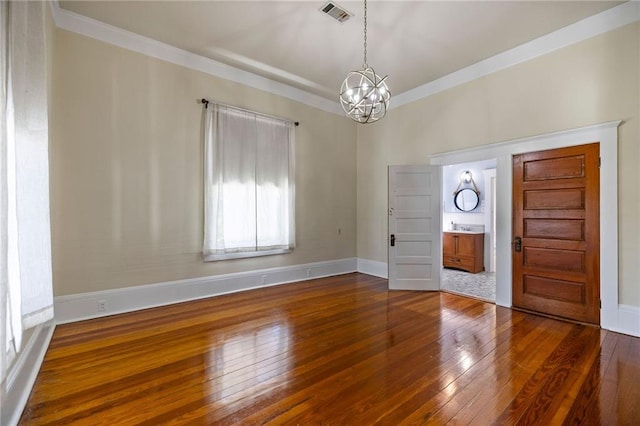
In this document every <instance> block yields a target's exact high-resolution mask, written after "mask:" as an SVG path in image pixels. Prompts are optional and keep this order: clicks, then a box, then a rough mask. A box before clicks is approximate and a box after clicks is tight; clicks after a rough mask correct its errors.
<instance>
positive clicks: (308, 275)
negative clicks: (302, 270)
mask: <svg viewBox="0 0 640 426" xmlns="http://www.w3.org/2000/svg"><path fill="white" fill-rule="evenodd" d="M310 276H311V269H307V277H310Z"/></svg>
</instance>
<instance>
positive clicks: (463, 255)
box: [442, 230, 484, 274]
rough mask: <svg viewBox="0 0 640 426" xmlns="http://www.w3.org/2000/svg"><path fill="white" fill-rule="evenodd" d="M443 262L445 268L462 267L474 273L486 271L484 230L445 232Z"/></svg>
mask: <svg viewBox="0 0 640 426" xmlns="http://www.w3.org/2000/svg"><path fill="white" fill-rule="evenodd" d="M442 263H443V266H444V267H445V268H456V269H462V270H464V271H467V272H471V273H474V274H475V273H478V272H481V271H484V232H478V231H462V230H455V231H445V232H443V234H442Z"/></svg>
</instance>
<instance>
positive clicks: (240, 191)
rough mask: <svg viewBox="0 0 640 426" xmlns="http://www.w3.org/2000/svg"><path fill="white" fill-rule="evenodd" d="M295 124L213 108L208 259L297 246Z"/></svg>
mask: <svg viewBox="0 0 640 426" xmlns="http://www.w3.org/2000/svg"><path fill="white" fill-rule="evenodd" d="M293 146H294V130H293V123H291V122H287V121H284V120H279V119H274V118H271V117H265V116H262V115H260V114H255V113H252V112H249V111H244V110H240V109H237V108H233V107H227V106H224V105H219V104H215V103H210V104H209V105H208V107H207V109H206V112H205V185H204V186H205V197H204V198H205V218H204V221H205V228H204V247H203V254H204V257H205V260H217V259H223V258H227V257H226V256H227V255H229V254H231V253H246V254H247V255H250V254H251V253H255V254H257V255H259V254H261V253H264V252H273V251H277V250H290V249H292V248H293V247H295V186H294V182H295V177H294V161H293V159H294V153H293Z"/></svg>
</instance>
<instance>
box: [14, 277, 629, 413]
mask: <svg viewBox="0 0 640 426" xmlns="http://www.w3.org/2000/svg"><path fill="white" fill-rule="evenodd" d="M639 402H640V339H638V338H633V337H629V336H625V335H621V334H616V333H611V332H607V331H604V330H600V329H598V328H596V327H591V326H584V325H578V324H572V323H566V322H561V321H557V320H553V319H549V318H543V317H539V316H535V315H530V314H526V313H523V312H517V311H513V310H510V309H506V308H501V307H496V306H495V305H492V304H489V303H484V302H480V301H477V300H473V299H469V298H464V297H459V296H455V295H452V294H447V293H421V292H408V291H393V292H389V291H387V281H386V280H384V279H380V278H375V277H371V276H368V275H363V274H349V275H342V276H338V277H331V278H323V279H317V280H311V281H307V282H303V283H295V284H289V285H283V286H278V287H271V288H267V289H260V290H253V291H249V292H243V293H237V294H232V295H226V296H221V297H215V298H210V299H206V300H200V301H194V302H188V303H183V304H179V305H172V306H167V307H162V308H156V309H150V310H146V311H140V312H135V313H131V314H124V315H118V316H113V317H108V318H103V319H96V320H91V321H85V322H80V323H75V324H68V325H61V326H58V327H57V328H56V331H55V334H54V337H53V340H52V342H51V346H50V348H49V351H48V352H47V355H46V358H45V361H44V364H43V366H42V370H41V372H40V374H39V376H38V379H37V382H36V385H35V387H34V389H33V392H32V394H31V397H30V399H29V402H28V405H27V408H26V409H25V412H24V413H23V416H22V419H21V424H25V425H39V424H90V425H95V424H105V425H116V424H143V425H158V424H207V425H210V424H222V425H224V424H266V423H268V424H282V423H288V424H301V425H302V424H335V425H342V424H353V425H365V424H374V423H381V424H392V425H395V424H445V423H451V424H479V425H483V424H491V423H495V424H541V425H549V424H554V425H555V424H589V425H590V424H606V425H614V424H621V425H626V424H628V425H631V424H633V425H637V424H640V403H639Z"/></svg>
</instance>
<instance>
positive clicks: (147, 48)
mask: <svg viewBox="0 0 640 426" xmlns="http://www.w3.org/2000/svg"><path fill="white" fill-rule="evenodd" d="M51 12H52V15H53V20H54V22H55V24H56V26H57V27H58V28H61V29H64V30H67V31H71V32H74V33H77V34H81V35H84V36H87V37H91V38H94V39H96V40H100V41H103V42H105V43H109V44H112V45H114V46H118V47H122V48H123V49H127V50H131V51H134V52H137V53H141V54H143V55H147V56H150V57H153V58H156V59H161V60H163V61H167V62H171V63H173V64H176V65H180V66H183V67H185V68H190V69H193V70H196V71H201V72H204V73H206V74H209V75H213V76H216V77H220V78H224V79H225V80H230V81H233V82H236V83H240V84H243V85H245V86H249V87H253V88H254V89H258V90H263V91H265V92H268V93H272V94H274V95H278V96H282V97H284V98H287V99H291V100H293V101H297V102H301V103H303V104H305V105H309V106H312V107H315V108H318V109H321V110H323V111H326V112H330V113H333V114H339V115H343V114H344V113H343V111H342V108H340V105H339V104H338V102H337V101H332V100H329V99H326V98H323V97H322V96H318V95H315V94H312V93H309V92H307V91H304V90H302V89H298V88H296V87H293V86H289V85H287V84H284V83H280V82H278V81H274V80H270V79H268V78H265V77H262V76H259V75H257V74H254V73H251V72H248V71H244V70H241V69H239V68H235V67H233V66H230V65H227V64H223V63H222V62H218V61H215V60H213V59H209V58H205V57H204V56H201V55H197V54H195V53H192V52H188V51H186V50H183V49H179V48H177V47H174V46H171V45H169V44H166V43H162V42H160V41H157V40H154V39H151V38H149V37H145V36H142V35H140V34H136V33H133V32H131V31H127V30H123V29H122V28H118V27H115V26H113V25H109V24H105V23H104V22H100V21H97V20H95V19H92V18H88V17H86V16H83V15H79V14H77V13H74V12H70V11H68V10H65V9H62V8H60V4H59V2H58V1H57V0H53V1H52V2H51ZM336 98H337V95H336Z"/></svg>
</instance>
